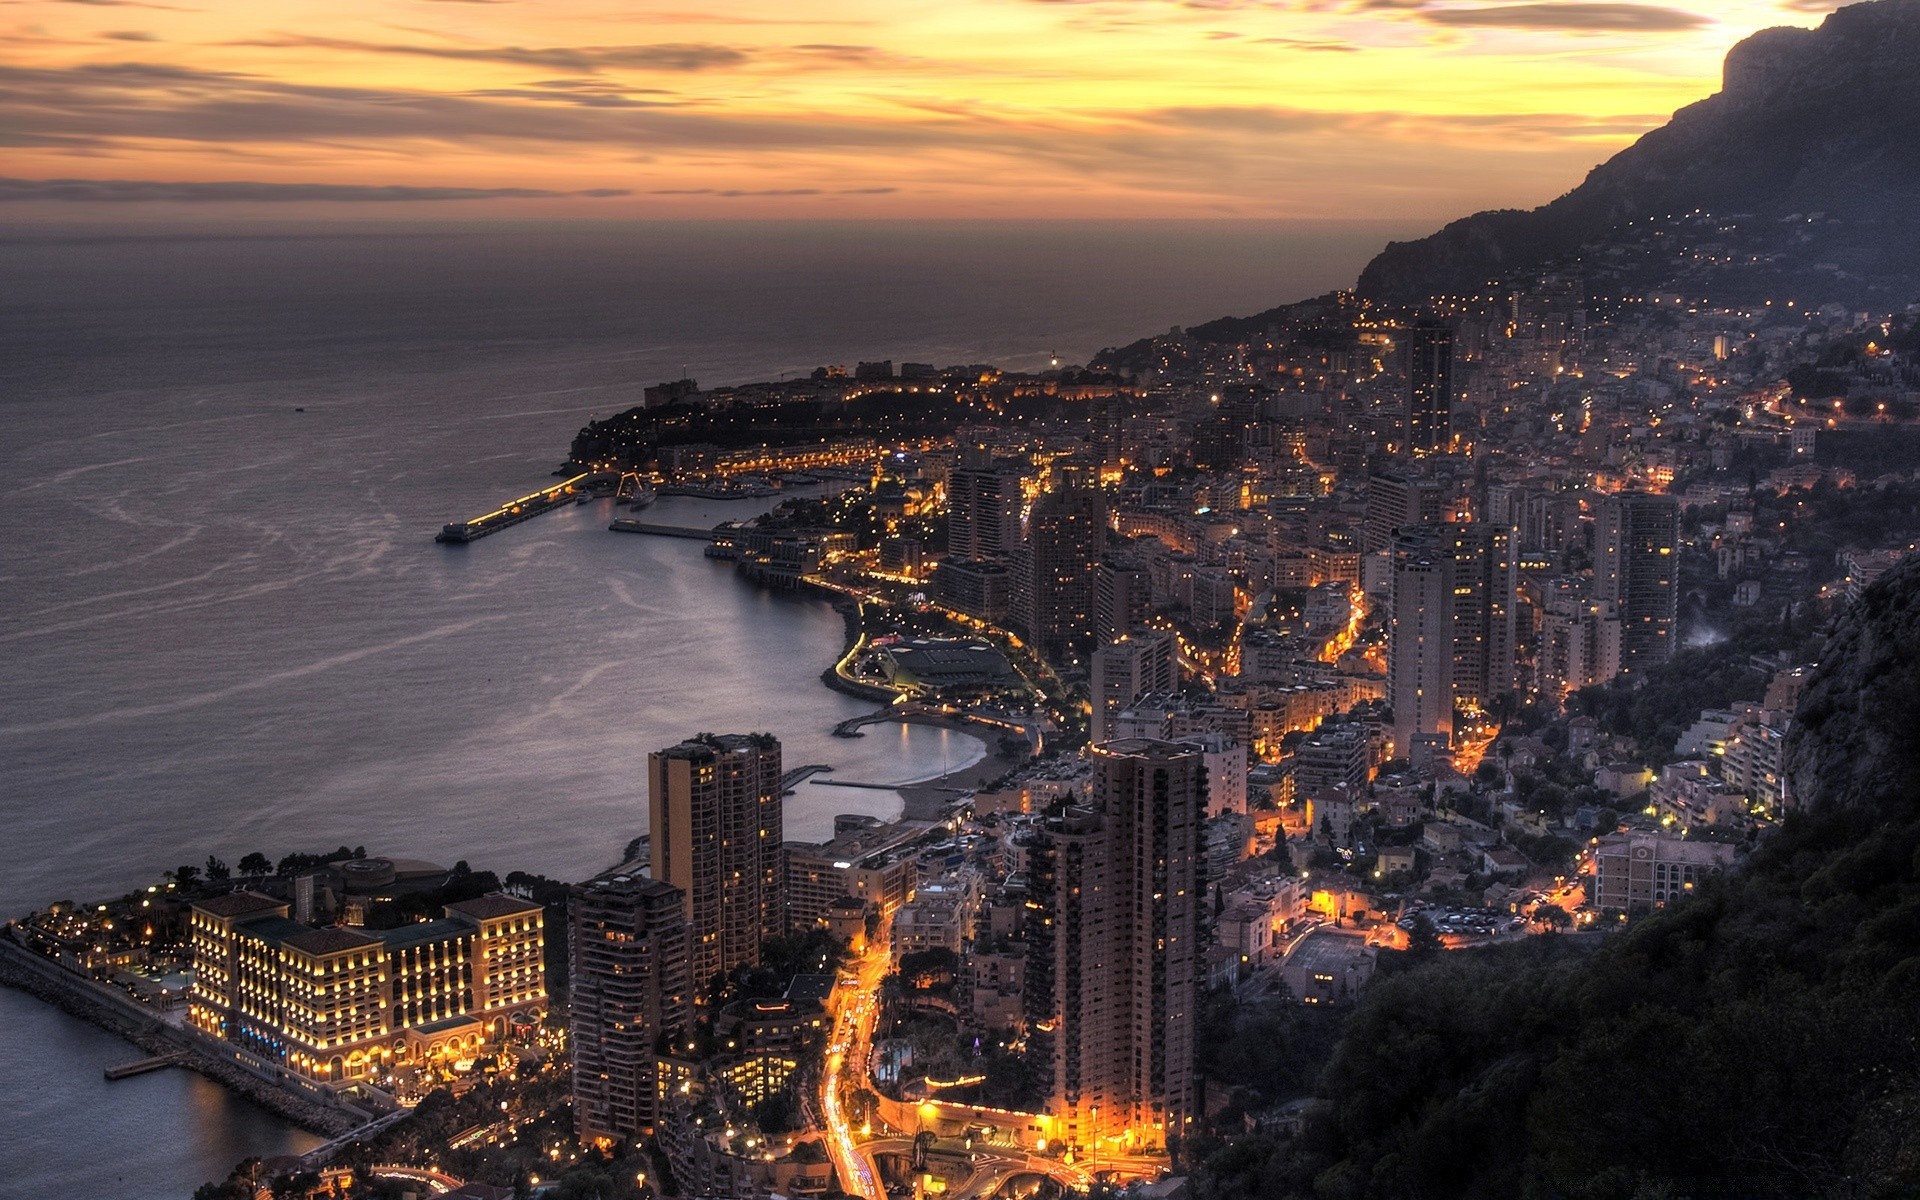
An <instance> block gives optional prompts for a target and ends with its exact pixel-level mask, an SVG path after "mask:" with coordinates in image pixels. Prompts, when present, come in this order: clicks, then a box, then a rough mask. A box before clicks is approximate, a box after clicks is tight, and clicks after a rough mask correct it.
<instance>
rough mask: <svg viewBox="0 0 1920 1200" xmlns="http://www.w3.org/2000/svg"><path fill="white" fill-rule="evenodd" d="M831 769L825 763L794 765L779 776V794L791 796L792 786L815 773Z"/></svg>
mask: <svg viewBox="0 0 1920 1200" xmlns="http://www.w3.org/2000/svg"><path fill="white" fill-rule="evenodd" d="M831 770H833V768H832V767H831V766H828V765H827V764H826V763H808V764H807V765H806V766H804V767H795V768H794V769H793V770H791V771H788V772H786V773H785V774H784V775H782V776H780V794H781V795H782V796H791V795H793V789H794V788H797V787H799V786H800V785H801V784H803V783H805V782H806V781H807V780H808V779H811V778H812V777H813V776H815V775H823V774H825V773H826V772H828V771H831Z"/></svg>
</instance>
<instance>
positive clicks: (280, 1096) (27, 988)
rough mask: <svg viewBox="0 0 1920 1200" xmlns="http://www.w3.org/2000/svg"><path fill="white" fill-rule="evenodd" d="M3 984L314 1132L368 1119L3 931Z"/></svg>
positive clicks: (333, 1132)
mask: <svg viewBox="0 0 1920 1200" xmlns="http://www.w3.org/2000/svg"><path fill="white" fill-rule="evenodd" d="M0 987H7V988H11V989H13V990H14V991H17V992H21V993H23V994H25V995H28V996H32V997H33V998H34V999H36V1000H39V1001H40V1002H41V1003H43V1004H45V1005H47V1006H48V1007H50V1008H55V1009H58V1010H59V1011H61V1012H63V1013H66V1014H67V1015H68V1016H70V1017H73V1018H75V1019H77V1020H81V1021H85V1022H86V1023H87V1024H89V1025H92V1026H93V1027H94V1028H96V1029H99V1030H102V1031H104V1032H106V1033H110V1034H112V1035H113V1036H115V1037H117V1038H119V1039H120V1040H121V1041H123V1042H126V1043H127V1044H128V1045H129V1046H132V1047H133V1048H135V1049H137V1050H140V1051H143V1052H145V1053H146V1054H149V1055H163V1054H180V1055H183V1057H182V1058H181V1059H180V1061H179V1062H178V1063H177V1065H178V1066H179V1068H180V1069H182V1070H186V1071H192V1072H193V1073H195V1074H196V1075H201V1076H204V1077H205V1078H207V1079H210V1080H212V1081H213V1082H215V1083H217V1084H219V1085H220V1086H222V1087H224V1088H226V1089H227V1090H228V1091H229V1092H232V1093H233V1094H234V1095H236V1096H240V1097H243V1098H245V1099H247V1100H249V1101H251V1102H253V1103H254V1104H256V1105H259V1106H260V1107H261V1108H262V1109H265V1110H266V1111H267V1112H269V1113H272V1114H273V1115H274V1116H276V1117H279V1118H280V1119H281V1120H283V1121H286V1122H287V1123H289V1124H291V1125H294V1126H297V1127H299V1128H301V1129H304V1130H306V1131H307V1132H308V1133H312V1134H316V1135H318V1136H321V1137H334V1136H337V1135H339V1134H341V1133H345V1132H346V1131H348V1130H350V1129H353V1128H355V1127H357V1126H358V1125H360V1124H361V1123H362V1120H361V1118H360V1117H358V1116H356V1115H354V1114H351V1113H348V1112H346V1111H344V1110H342V1109H337V1108H330V1107H327V1106H325V1105H322V1104H320V1103H318V1102H317V1101H314V1100H311V1099H308V1098H306V1097H304V1096H301V1095H299V1094H297V1093H295V1092H293V1091H291V1090H289V1089H287V1088H284V1087H280V1086H278V1085H276V1084H274V1083H272V1082H270V1081H268V1080H265V1079H261V1078H259V1077H258V1076H256V1075H253V1074H251V1073H250V1072H248V1071H245V1070H243V1069H242V1068H240V1067H238V1066H236V1065H234V1064H233V1063H229V1062H226V1061H223V1060H221V1059H219V1058H216V1057H215V1056H213V1055H212V1054H211V1053H210V1052H209V1049H208V1047H206V1046H205V1045H203V1044H202V1043H200V1042H199V1041H198V1040H197V1039H195V1038H194V1037H192V1036H191V1035H189V1034H187V1033H185V1032H183V1031H181V1030H179V1029H176V1028H174V1027H172V1026H170V1025H168V1024H167V1023H166V1022H165V1021H164V1020H163V1019H161V1017H160V1016H159V1015H158V1014H147V1013H141V1012H137V1011H135V1010H133V1009H132V1008H130V1007H126V1006H125V1005H124V1004H123V1003H122V1002H121V1001H120V1000H119V998H118V997H116V996H114V995H112V994H111V993H110V992H108V991H107V990H106V989H105V988H103V987H102V986H100V985H98V984H96V983H94V982H93V981H91V980H88V979H86V978H84V977H82V976H79V975H76V974H74V973H72V972H71V971H68V970H66V969H65V968H63V967H61V966H59V965H58V964H56V963H52V962H48V961H46V960H43V959H40V958H38V957H37V956H36V955H34V954H33V952H32V951H30V950H28V949H26V948H25V947H23V946H21V945H19V944H18V943H17V942H15V941H14V940H13V938H12V937H11V936H7V935H0ZM131 1003H132V1002H131V1001H128V1002H126V1004H131Z"/></svg>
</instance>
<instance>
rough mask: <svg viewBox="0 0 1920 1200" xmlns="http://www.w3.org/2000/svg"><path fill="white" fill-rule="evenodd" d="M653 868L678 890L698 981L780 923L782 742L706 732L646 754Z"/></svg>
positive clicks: (751, 950) (747, 959) (732, 963)
mask: <svg viewBox="0 0 1920 1200" xmlns="http://www.w3.org/2000/svg"><path fill="white" fill-rule="evenodd" d="M647 775H648V785H649V796H650V798H651V801H652V813H651V820H650V822H649V826H650V829H651V832H652V841H653V877H654V878H655V879H657V880H660V881H661V882H663V883H668V884H671V885H673V886H674V887H676V888H679V889H680V890H681V892H683V893H684V894H685V899H684V903H685V906H686V913H687V922H688V924H689V925H690V926H691V929H692V941H691V946H690V949H689V951H688V960H689V962H690V964H691V967H692V972H693V981H694V986H695V987H696V988H699V987H703V986H705V984H706V982H707V980H708V979H709V978H711V977H712V976H713V974H714V973H715V972H718V971H727V970H731V969H732V968H734V967H737V966H740V965H741V964H743V963H744V964H757V963H758V962H759V961H760V943H761V942H763V941H765V940H766V939H767V938H770V937H775V936H778V935H779V934H781V933H782V932H784V931H785V927H786V902H785V897H786V880H785V872H784V871H783V869H782V864H781V860H780V846H781V842H782V840H783V824H782V820H781V789H780V743H779V741H777V740H776V739H775V738H774V737H773V736H772V735H770V734H764V733H751V734H725V735H720V736H715V735H713V734H703V735H701V736H699V737H696V738H693V739H691V740H689V741H685V742H682V743H680V744H679V745H678V746H672V747H669V748H668V749H665V750H660V751H656V752H655V753H653V754H651V755H649V756H648V758H647Z"/></svg>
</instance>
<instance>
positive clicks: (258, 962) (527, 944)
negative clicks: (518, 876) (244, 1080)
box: [188, 892, 547, 1083]
mask: <svg viewBox="0 0 1920 1200" xmlns="http://www.w3.org/2000/svg"><path fill="white" fill-rule="evenodd" d="M287 910H288V905H287V904H286V903H285V902H284V901H279V900H274V899H272V898H270V897H267V896H262V895H258V894H257V893H253V892H234V893H231V894H229V895H225V896H216V897H213V898H211V899H208V900H203V901H199V902H197V903H195V904H194V905H193V909H192V915H191V917H190V918H189V926H188V935H189V941H190V944H191V947H192V951H193V963H194V974H195V980H194V987H193V991H192V994H191V996H190V1000H189V1006H188V1020H189V1022H190V1023H191V1024H192V1025H193V1027H194V1028H196V1029H198V1030H200V1031H201V1032H203V1033H206V1034H208V1035H211V1036H213V1037H217V1038H220V1039H222V1040H224V1041H227V1042H230V1043H232V1044H233V1045H235V1046H237V1047H239V1048H240V1049H242V1050H245V1051H247V1052H248V1053H250V1054H252V1055H253V1056H254V1057H255V1058H257V1059H261V1060H264V1061H265V1062H267V1063H269V1064H271V1065H274V1066H278V1067H280V1068H282V1069H285V1070H287V1071H289V1072H292V1073H293V1074H296V1075H299V1076H302V1077H304V1078H307V1079H311V1080H315V1081H319V1082H326V1083H338V1082H346V1081H352V1080H363V1079H372V1078H376V1077H379V1076H381V1075H383V1074H385V1073H386V1072H387V1071H388V1070H390V1069H391V1068H393V1067H395V1066H401V1065H416V1066H418V1065H427V1064H431V1063H434V1062H436V1061H438V1060H440V1059H442V1058H452V1059H460V1058H472V1057H474V1056H475V1055H477V1053H478V1052H479V1051H480V1049H481V1048H482V1047H483V1046H485V1045H488V1044H489V1043H492V1042H496V1041H498V1040H499V1039H501V1038H502V1037H504V1036H505V1034H506V1033H507V1030H508V1027H509V1024H510V1023H511V1022H512V1021H515V1020H531V1019H532V1018H533V1017H534V1016H536V1015H537V1014H538V1013H540V1012H541V1011H543V1010H544V1009H545V1007H546V998H547V992H546V967H545V963H544V960H543V958H542V955H543V953H544V946H545V931H544V928H543V922H542V916H541V914H542V910H541V907H540V905H538V904H536V903H534V902H532V901H530V900H522V899H520V898H518V897H515V896H506V895H499V894H495V895H490V896H483V897H480V898H479V899H477V900H472V901H466V902H463V903H461V904H455V905H449V906H447V908H446V910H445V912H446V915H445V917H443V918H442V919H440V920H436V921H426V922H419V923H415V924H411V925H404V926H401V927H400V928H398V929H391V930H385V931H381V932H377V933H376V932H371V931H366V930H360V929H349V928H339V927H335V928H325V929H315V928H313V927H311V926H308V925H303V924H301V923H300V922H298V921H294V920H292V919H291V918H289V917H288V915H287Z"/></svg>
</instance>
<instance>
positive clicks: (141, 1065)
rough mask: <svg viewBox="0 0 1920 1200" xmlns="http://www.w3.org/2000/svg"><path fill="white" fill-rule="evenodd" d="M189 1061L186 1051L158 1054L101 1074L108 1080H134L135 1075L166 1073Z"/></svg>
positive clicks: (109, 1068)
mask: <svg viewBox="0 0 1920 1200" xmlns="http://www.w3.org/2000/svg"><path fill="white" fill-rule="evenodd" d="M186 1061H187V1056H186V1053H185V1052H184V1051H181V1052H178V1053H174V1054H156V1055H154V1056H153V1057H152V1058H143V1059H141V1060H140V1061H138V1062H130V1063H121V1064H120V1065H119V1066H117V1067H108V1068H107V1069H106V1070H105V1071H103V1072H101V1073H102V1074H103V1075H105V1076H106V1077H107V1079H108V1080H110V1081H111V1080H116V1079H132V1078H133V1077H134V1076H135V1075H145V1074H146V1073H147V1072H149V1071H164V1070H166V1069H167V1068H168V1067H177V1066H179V1065H180V1064H181V1063H184V1062H186Z"/></svg>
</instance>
